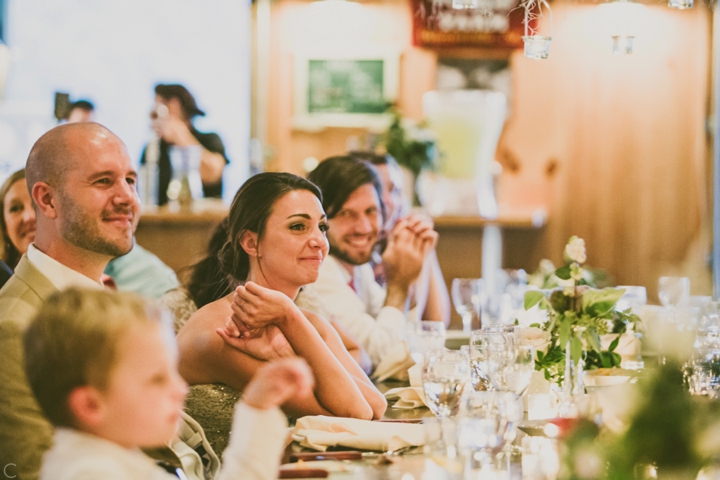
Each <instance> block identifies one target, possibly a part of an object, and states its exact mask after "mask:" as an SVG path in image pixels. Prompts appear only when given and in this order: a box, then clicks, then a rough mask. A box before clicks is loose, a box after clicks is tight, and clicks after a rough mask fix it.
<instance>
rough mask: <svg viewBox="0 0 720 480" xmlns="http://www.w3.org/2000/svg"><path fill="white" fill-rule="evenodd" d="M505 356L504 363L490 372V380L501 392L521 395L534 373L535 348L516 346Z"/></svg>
mask: <svg viewBox="0 0 720 480" xmlns="http://www.w3.org/2000/svg"><path fill="white" fill-rule="evenodd" d="M507 355H508V357H507V358H506V361H505V363H503V364H502V365H500V366H499V367H498V368H496V369H495V370H494V371H492V372H491V374H490V380H491V381H492V383H493V385H494V386H495V388H496V389H497V390H499V391H501V392H512V393H514V394H516V395H522V394H523V393H524V392H525V390H526V389H527V387H528V385H530V379H531V378H532V374H533V372H534V371H535V348H533V347H532V346H530V345H516V346H515V347H514V348H513V349H512V351H510V352H509V353H508V354H507Z"/></svg>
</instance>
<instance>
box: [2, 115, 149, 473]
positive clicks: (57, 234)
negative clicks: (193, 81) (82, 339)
mask: <svg viewBox="0 0 720 480" xmlns="http://www.w3.org/2000/svg"><path fill="white" fill-rule="evenodd" d="M25 172H26V176H27V184H28V189H29V192H30V197H31V198H32V200H33V204H34V207H35V213H36V224H37V230H36V232H35V239H34V240H33V242H32V243H31V244H30V245H29V246H28V249H27V252H26V254H25V255H23V256H22V257H21V259H20V261H19V262H18V264H17V267H16V268H15V274H14V275H13V276H12V277H11V278H10V280H8V282H7V283H6V284H5V286H4V287H3V289H2V290H0V312H2V315H0V425H2V428H0V465H9V464H13V466H14V467H13V468H14V474H16V475H17V476H18V478H22V479H23V480H26V479H35V478H37V477H38V473H39V469H40V464H41V458H42V455H43V453H44V452H45V451H46V450H47V449H49V448H50V446H51V444H52V428H51V425H50V424H49V423H48V421H47V420H46V419H45V416H44V415H43V413H42V411H41V410H40V407H39V406H38V404H37V402H36V401H35V398H34V396H33V393H32V391H31V390H30V386H29V385H28V382H27V378H26V376H25V371H24V354H23V346H22V336H23V332H24V331H25V329H26V328H27V325H28V324H29V322H30V320H31V318H32V317H33V316H34V315H35V313H36V312H37V310H38V308H39V307H40V306H41V305H42V303H43V302H44V301H45V300H46V299H47V298H49V297H50V295H52V294H53V293H54V292H56V291H58V290H62V289H64V288H67V287H70V286H80V287H85V288H91V289H92V288H94V289H102V288H103V285H102V283H101V277H102V274H103V270H104V269H105V266H106V265H107V262H108V261H109V260H110V259H111V258H114V257H117V256H119V255H123V254H125V253H127V252H128V251H130V249H131V248H132V245H133V240H132V239H133V232H134V230H135V227H136V225H137V221H138V217H139V205H138V199H137V193H136V191H135V179H136V174H135V170H134V168H133V166H132V161H131V160H130V157H129V156H128V154H127V150H126V149H125V145H124V144H123V143H122V141H121V140H120V139H119V138H118V137H116V136H115V135H114V134H113V133H112V132H110V131H109V130H108V129H106V128H105V127H103V126H101V125H98V124H96V123H70V124H63V125H60V126H58V127H55V128H53V129H52V130H50V131H48V132H47V133H45V134H44V135H43V136H42V137H40V139H38V141H37V142H35V145H33V148H32V149H31V151H30V154H29V156H28V160H27V164H26V166H25Z"/></svg>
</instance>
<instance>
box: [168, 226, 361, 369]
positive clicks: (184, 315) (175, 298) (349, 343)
mask: <svg viewBox="0 0 720 480" xmlns="http://www.w3.org/2000/svg"><path fill="white" fill-rule="evenodd" d="M228 221H229V220H228V218H227V217H225V218H224V219H223V221H222V222H220V224H218V226H217V227H216V228H215V231H214V232H213V234H212V236H211V237H210V242H209V243H208V248H207V252H206V256H205V258H203V259H202V260H200V261H199V262H198V263H196V264H195V265H193V266H192V267H191V270H190V278H189V280H188V282H187V286H186V287H184V288H182V287H181V288H177V289H174V290H170V291H169V292H167V293H166V294H165V295H164V296H163V298H162V301H163V303H164V304H165V306H166V307H168V308H169V309H170V310H171V311H172V312H173V314H174V316H175V331H176V332H178V331H180V329H181V328H182V327H183V325H185V323H186V322H187V320H188V319H189V318H190V316H191V315H192V314H193V313H195V312H196V311H197V309H198V308H202V307H204V306H205V305H207V304H208V303H211V302H214V301H215V300H219V299H220V298H222V297H224V296H226V295H228V294H230V293H231V292H232V291H233V290H234V289H235V288H236V287H237V286H238V285H240V284H241V283H242V282H239V281H238V280H236V279H235V278H233V276H232V275H228V274H225V273H223V271H222V268H221V265H220V259H219V258H218V254H219V253H220V249H221V248H222V247H223V246H224V245H225V242H226V241H227V238H228V227H227V225H228ZM295 304H296V305H297V306H298V307H300V308H303V309H305V310H310V311H312V312H315V313H316V314H318V315H320V316H321V317H323V318H325V319H326V320H328V321H329V322H330V325H332V327H333V328H334V329H335V330H337V333H338V335H340V339H341V340H342V342H343V345H344V346H345V348H346V349H347V351H348V353H350V355H351V356H352V357H353V358H354V359H355V361H356V362H357V363H358V365H360V368H362V369H363V371H364V372H366V373H370V371H371V370H372V363H371V362H370V357H369V356H368V354H367V352H366V351H365V350H364V349H363V348H362V347H361V346H360V345H359V344H358V343H357V342H356V341H355V340H353V339H352V338H350V335H349V334H348V333H347V332H346V331H345V330H344V329H343V328H342V327H341V326H340V325H338V324H337V322H335V321H334V319H333V316H332V314H331V313H330V312H329V311H328V310H327V309H326V308H325V306H324V305H323V303H322V301H321V300H320V298H318V297H317V296H315V295H312V294H308V293H306V294H304V295H298V296H297V297H296V298H295Z"/></svg>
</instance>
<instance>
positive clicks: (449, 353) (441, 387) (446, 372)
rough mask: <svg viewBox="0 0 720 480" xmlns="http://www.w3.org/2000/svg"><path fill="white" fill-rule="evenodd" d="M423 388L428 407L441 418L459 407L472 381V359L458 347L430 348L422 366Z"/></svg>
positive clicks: (456, 411) (454, 412) (455, 411)
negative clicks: (450, 348) (467, 385)
mask: <svg viewBox="0 0 720 480" xmlns="http://www.w3.org/2000/svg"><path fill="white" fill-rule="evenodd" d="M422 380H423V391H424V392H425V398H426V400H427V404H428V407H429V408H430V411H432V412H433V413H434V414H435V415H436V416H438V417H451V416H454V415H457V413H458V411H459V410H460V399H461V397H462V394H463V391H464V390H465V385H466V384H467V383H468V382H469V380H470V360H469V359H468V355H467V353H466V352H462V351H459V350H445V349H441V350H430V351H428V352H427V353H426V354H425V363H424V365H423V375H422Z"/></svg>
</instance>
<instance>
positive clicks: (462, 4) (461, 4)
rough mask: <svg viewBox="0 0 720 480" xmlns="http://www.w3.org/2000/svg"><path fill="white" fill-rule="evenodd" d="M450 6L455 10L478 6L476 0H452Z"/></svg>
mask: <svg viewBox="0 0 720 480" xmlns="http://www.w3.org/2000/svg"><path fill="white" fill-rule="evenodd" d="M452 8H454V9H455V10H465V9H468V10H470V9H474V8H478V0H453V2H452Z"/></svg>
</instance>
